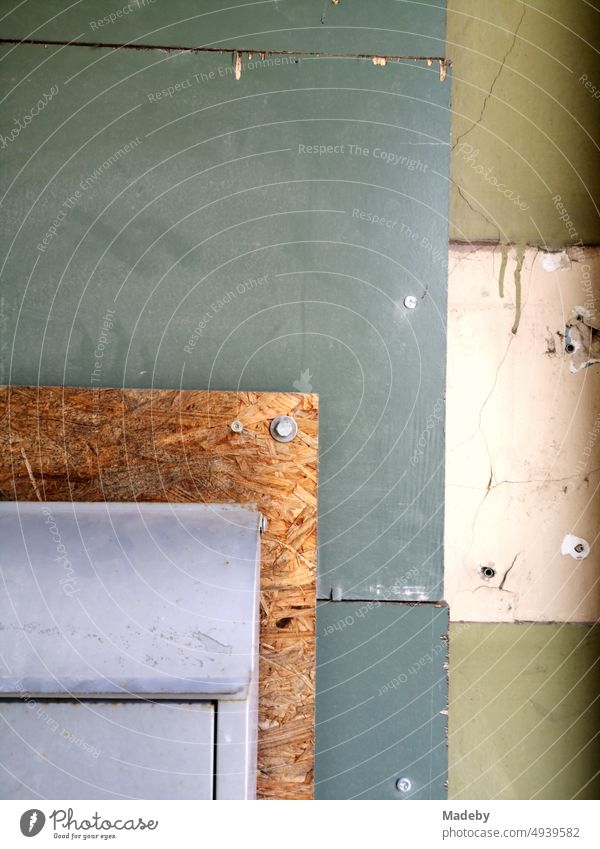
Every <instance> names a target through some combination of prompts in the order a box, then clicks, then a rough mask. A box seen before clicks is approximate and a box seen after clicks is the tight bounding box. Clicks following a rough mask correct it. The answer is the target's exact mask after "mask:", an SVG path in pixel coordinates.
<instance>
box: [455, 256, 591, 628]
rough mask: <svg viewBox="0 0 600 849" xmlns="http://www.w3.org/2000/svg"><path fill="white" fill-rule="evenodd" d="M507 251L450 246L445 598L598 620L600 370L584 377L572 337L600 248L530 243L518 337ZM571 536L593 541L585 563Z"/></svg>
mask: <svg viewBox="0 0 600 849" xmlns="http://www.w3.org/2000/svg"><path fill="white" fill-rule="evenodd" d="M501 253H502V251H501V248H500V247H499V246H495V247H492V246H489V247H488V246H480V247H476V246H473V245H470V246H468V245H459V246H456V245H454V246H453V247H452V248H451V251H450V263H449V272H450V273H449V320H448V384H447V459H446V487H447V491H446V499H447V503H446V568H445V597H446V600H447V601H448V602H449V604H450V612H451V617H452V619H453V620H455V621H456V620H463V621H479V622H497V621H506V622H513V621H519V620H520V621H542V622H544V621H559V622H568V621H571V622H590V621H594V620H596V619H597V618H598V616H599V615H600V592H598V583H599V579H600V540H599V539H598V536H599V525H600V523H599V521H598V518H599V516H600V366H591V367H589V368H586V369H583V370H582V371H580V372H578V373H576V374H574V373H572V371H571V370H570V357H569V356H568V355H567V354H566V353H565V350H564V347H565V346H564V338H563V335H564V329H565V324H566V323H567V321H568V320H569V318H570V316H571V311H572V308H573V307H574V305H577V304H584V305H585V304H586V303H587V304H588V306H591V305H593V299H594V298H595V299H596V302H598V303H600V248H585V249H584V251H583V253H581V252H576V257H577V259H575V258H574V256H573V255H572V256H571V258H570V259H569V258H568V257H564V256H563V257H561V258H560V259H561V261H560V262H555V261H553V260H554V259H555V258H556V255H550V256H548V255H547V254H544V253H543V252H542V251H538V249H536V248H528V249H527V250H526V251H525V256H524V261H523V268H522V271H521V285H522V314H521V320H520V325H519V328H518V331H517V333H516V334H514V333H513V332H512V328H513V325H514V315H515V287H514V270H515V265H516V256H517V249H515V248H511V249H509V251H508V260H507V265H506V273H505V286H504V288H505V292H504V298H501V297H500V295H499V271H500V265H501ZM571 253H573V252H571ZM544 266H546V267H547V268H548V267H553V266H558V267H557V269H556V270H555V271H548V270H546V268H545V267H544ZM561 334H563V335H561ZM569 533H574V534H576V535H577V536H580V537H583V538H584V539H585V540H587V541H588V542H589V543H590V544H591V552H590V554H589V556H588V557H587V558H586V559H584V560H581V561H576V560H574V559H573V558H571V557H569V556H566V555H562V554H561V553H560V548H561V542H562V540H563V537H564V536H565V535H566V534H569ZM482 566H484V567H485V566H488V567H490V568H492V569H493V570H495V573H496V574H495V576H494V577H492V578H484V577H483V576H482V574H481V573H480V569H481V567H482Z"/></svg>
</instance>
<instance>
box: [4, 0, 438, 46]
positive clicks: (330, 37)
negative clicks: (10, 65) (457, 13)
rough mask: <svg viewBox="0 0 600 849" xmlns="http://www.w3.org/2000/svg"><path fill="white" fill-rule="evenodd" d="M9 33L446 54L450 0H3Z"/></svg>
mask: <svg viewBox="0 0 600 849" xmlns="http://www.w3.org/2000/svg"><path fill="white" fill-rule="evenodd" d="M0 10H1V11H2V13H3V15H4V17H3V20H2V26H3V36H4V37H5V38H19V39H23V38H29V39H48V40H58V41H63V40H77V41H83V42H100V43H102V44H107V43H111V44H116V43H119V44H122V43H126V42H135V43H136V44H152V45H157V44H159V45H165V46H167V45H171V46H178V47H180V46H185V47H202V46H204V47H217V46H222V47H235V48H238V49H242V50H243V49H251V50H302V51H311V52H315V51H320V52H336V53H340V52H346V53H363V54H364V53H366V54H377V55H379V56H382V55H384V56H385V55H394V56H398V55H401V56H408V55H410V56H443V55H444V35H445V25H446V3H445V0H428V2H427V3H422V2H417V1H416V0H369V2H368V3H366V2H364V0H340V2H338V3H332V2H331V0H253V1H252V2H246V3H240V2H234V3H229V4H227V3H225V2H223V0H169V2H164V0H129V2H127V0H125V2H123V3H118V2H117V3H115V4H112V5H110V6H107V5H106V4H104V3H98V0H80V2H78V3H69V2H67V0H28V2H26V3H22V2H18V0H1V2H0Z"/></svg>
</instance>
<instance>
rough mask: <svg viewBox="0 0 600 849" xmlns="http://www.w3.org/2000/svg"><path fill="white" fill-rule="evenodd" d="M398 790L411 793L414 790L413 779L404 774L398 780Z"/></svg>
mask: <svg viewBox="0 0 600 849" xmlns="http://www.w3.org/2000/svg"><path fill="white" fill-rule="evenodd" d="M396 790H398V791H399V792H400V793H409V792H410V791H411V790H412V781H411V780H410V778H406V776H403V777H402V778H399V779H398V780H397V781H396Z"/></svg>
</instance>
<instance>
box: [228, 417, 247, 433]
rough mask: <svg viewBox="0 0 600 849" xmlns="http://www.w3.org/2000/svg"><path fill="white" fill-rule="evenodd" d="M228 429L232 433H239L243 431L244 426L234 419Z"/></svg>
mask: <svg viewBox="0 0 600 849" xmlns="http://www.w3.org/2000/svg"><path fill="white" fill-rule="evenodd" d="M229 427H230V428H231V429H232V431H233V432H234V433H241V432H242V431H243V430H244V425H243V424H242V422H241V421H240V420H239V419H234V420H233V421H232V422H231V424H230V425H229Z"/></svg>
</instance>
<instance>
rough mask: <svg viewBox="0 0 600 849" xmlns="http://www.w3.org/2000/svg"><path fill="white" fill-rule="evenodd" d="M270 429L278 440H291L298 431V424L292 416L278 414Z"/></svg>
mask: <svg viewBox="0 0 600 849" xmlns="http://www.w3.org/2000/svg"><path fill="white" fill-rule="evenodd" d="M269 431H270V433H271V436H272V437H273V439H275V440H276V441H277V442H291V441H292V439H293V438H294V437H295V436H296V434H297V433H298V425H297V424H296V420H295V419H293V418H292V416H276V417H275V418H274V419H273V421H272V422H271V424H270V426H269Z"/></svg>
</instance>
